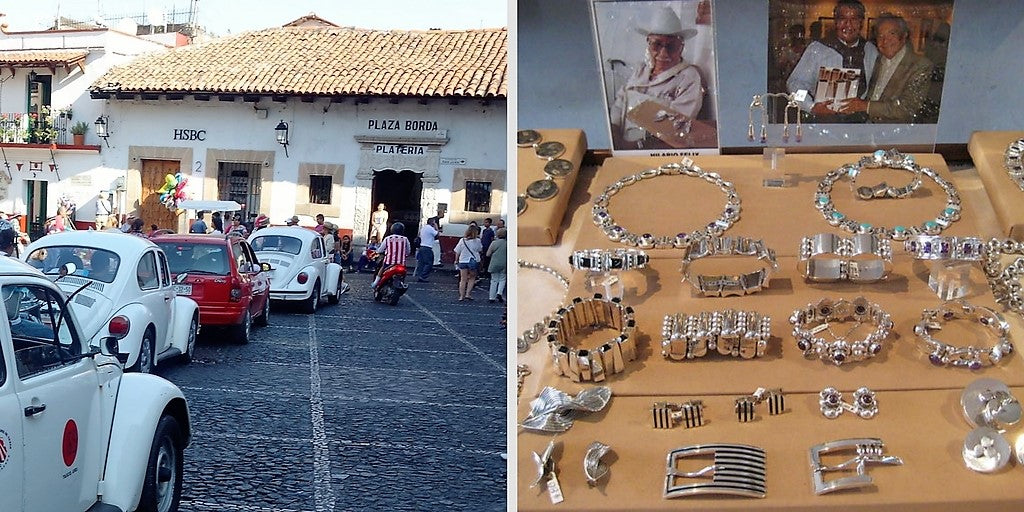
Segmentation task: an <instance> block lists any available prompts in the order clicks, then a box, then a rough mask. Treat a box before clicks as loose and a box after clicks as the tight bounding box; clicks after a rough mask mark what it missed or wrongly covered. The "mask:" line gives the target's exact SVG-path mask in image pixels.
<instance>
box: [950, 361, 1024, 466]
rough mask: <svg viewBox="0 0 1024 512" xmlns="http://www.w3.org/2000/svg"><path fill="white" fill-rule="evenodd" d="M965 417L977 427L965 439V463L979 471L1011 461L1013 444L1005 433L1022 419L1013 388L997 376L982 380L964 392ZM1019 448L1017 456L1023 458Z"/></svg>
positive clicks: (963, 408)
mask: <svg viewBox="0 0 1024 512" xmlns="http://www.w3.org/2000/svg"><path fill="white" fill-rule="evenodd" d="M960 406H961V410H962V412H963V414H964V418H965V419H966V420H967V422H968V423H970V424H971V425H974V426H975V427H976V428H975V429H974V430H972V431H971V432H970V433H969V434H967V438H966V439H964V447H963V459H964V465H966V466H967V468H968V469H970V470H972V471H977V472H979V473H994V472H996V471H999V470H1000V469H1003V468H1004V467H1006V466H1007V464H1009V463H1010V458H1011V453H1012V452H1011V448H1010V443H1009V442H1008V441H1007V440H1006V437H1004V436H1003V432H1004V431H1005V428H1004V427H1005V426H1006V425H1013V424H1015V423H1017V422H1019V421H1020V419H1021V406H1020V402H1019V401H1017V398H1016V397H1014V396H1013V395H1012V394H1011V393H1010V388H1009V387H1008V386H1007V385H1006V384H1005V383H1003V382H1001V381H999V380H996V379H978V380H976V381H974V382H972V383H970V384H968V385H967V387H966V388H965V389H964V392H963V393H962V394H961V395H960ZM1021 455H1022V452H1020V451H1018V453H1017V458H1018V460H1021V461H1022V463H1024V460H1022V459H1021Z"/></svg>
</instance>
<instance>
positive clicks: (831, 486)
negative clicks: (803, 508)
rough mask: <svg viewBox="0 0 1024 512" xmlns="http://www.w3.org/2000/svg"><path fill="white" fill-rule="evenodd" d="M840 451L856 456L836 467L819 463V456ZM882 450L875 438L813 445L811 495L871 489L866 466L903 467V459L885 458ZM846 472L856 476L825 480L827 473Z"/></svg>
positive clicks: (811, 451)
mask: <svg viewBox="0 0 1024 512" xmlns="http://www.w3.org/2000/svg"><path fill="white" fill-rule="evenodd" d="M841 451H854V452H855V453H856V455H854V456H853V458H851V459H848V460H846V461H844V462H842V463H840V464H837V465H835V466H826V465H825V464H824V463H823V462H822V460H821V459H822V455H825V454H828V453H833V452H841ZM884 451H885V444H884V443H882V440H881V439H874V438H853V439H840V440H838V441H830V442H827V443H822V444H818V445H814V446H812V447H811V450H810V460H811V481H812V484H813V488H814V494H817V495H822V494H828V493H830V492H835V491H841V490H845V489H857V488H860V487H867V486H870V485H871V484H872V480H871V476H870V475H868V474H867V465H868V464H885V465H892V466H899V465H902V464H903V459H900V458H899V457H895V456H892V455H884V454H883V452H884ZM849 470H854V471H856V472H857V474H856V475H855V476H847V477H841V478H836V479H834V480H825V474H826V473H831V472H840V471H849Z"/></svg>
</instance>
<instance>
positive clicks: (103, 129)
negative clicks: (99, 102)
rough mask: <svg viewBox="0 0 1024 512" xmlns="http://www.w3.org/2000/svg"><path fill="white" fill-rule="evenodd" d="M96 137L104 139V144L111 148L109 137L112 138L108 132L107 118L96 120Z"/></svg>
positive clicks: (102, 117)
mask: <svg viewBox="0 0 1024 512" xmlns="http://www.w3.org/2000/svg"><path fill="white" fill-rule="evenodd" d="M94 124H95V125H96V136H97V137H99V138H101V139H103V142H104V143H105V144H106V145H107V147H108V148H109V147H110V142H109V141H107V137H110V132H108V131H107V116H99V117H97V118H96V122H95V123H94Z"/></svg>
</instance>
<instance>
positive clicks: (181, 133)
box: [173, 128, 206, 141]
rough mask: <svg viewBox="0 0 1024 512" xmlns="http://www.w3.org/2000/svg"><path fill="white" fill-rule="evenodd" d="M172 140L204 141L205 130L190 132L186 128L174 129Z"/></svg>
mask: <svg viewBox="0 0 1024 512" xmlns="http://www.w3.org/2000/svg"><path fill="white" fill-rule="evenodd" d="M173 138H174V140H199V141H205V140H206V130H190V129H187V128H175V129H174V137H173Z"/></svg>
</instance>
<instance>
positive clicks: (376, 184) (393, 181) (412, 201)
mask: <svg viewBox="0 0 1024 512" xmlns="http://www.w3.org/2000/svg"><path fill="white" fill-rule="evenodd" d="M422 192H423V175H422V174H420V173H416V172H413V171H395V170H393V169H385V170H383V171H378V172H375V173H374V174H373V191H372V193H371V197H372V200H371V201H370V205H371V209H370V210H371V211H375V210H376V209H377V205H378V204H380V203H384V205H385V208H386V209H387V211H388V229H390V228H391V224H394V223H395V222H399V221H401V222H402V224H405V235H406V237H407V238H409V239H412V238H415V237H416V232H417V230H418V229H419V224H420V212H421V208H420V196H421V194H422ZM364 228H365V229H366V231H365V233H366V234H367V235H369V233H370V224H369V223H367V224H366V226H364Z"/></svg>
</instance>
